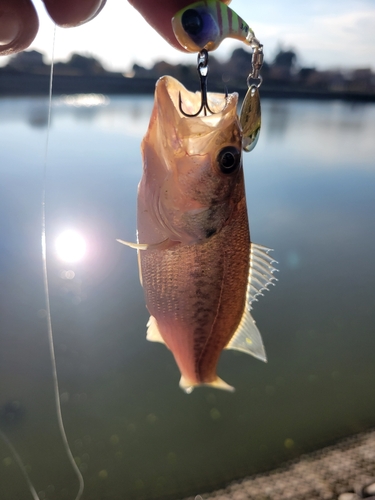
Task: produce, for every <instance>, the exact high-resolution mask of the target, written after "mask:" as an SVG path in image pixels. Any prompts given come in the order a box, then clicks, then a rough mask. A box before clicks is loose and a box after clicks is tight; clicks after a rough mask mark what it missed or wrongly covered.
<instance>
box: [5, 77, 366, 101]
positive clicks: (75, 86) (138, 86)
mask: <svg viewBox="0 0 375 500" xmlns="http://www.w3.org/2000/svg"><path fill="white" fill-rule="evenodd" d="M155 82H156V79H155V78H139V77H134V78H127V77H125V76H122V75H119V74H113V75H111V74H109V73H107V74H106V75H101V76H95V77H93V76H79V77H77V76H70V75H55V76H54V79H53V94H54V95H61V94H108V95H135V94H137V95H150V94H153V92H154V90H155ZM183 83H184V85H185V86H186V87H187V88H189V89H197V88H198V85H199V84H198V81H197V79H186V80H184V81H183ZM209 89H210V91H211V92H224V91H225V88H224V85H223V83H222V82H216V81H215V80H212V81H211V80H210V82H209ZM48 90H49V75H47V74H34V73H30V74H28V73H24V74H17V73H6V72H1V73H0V97H13V96H43V95H47V94H48ZM246 90H247V89H246V87H245V86H244V84H243V82H242V83H241V84H239V83H238V82H229V83H228V91H229V92H233V91H237V92H239V94H240V96H243V95H244V94H245V92H246ZM261 94H262V97H267V98H276V99H314V100H335V99H339V100H343V101H352V102H375V92H374V93H366V92H358V91H349V90H336V91H328V90H320V89H313V88H306V87H302V86H292V85H285V84H283V85H275V84H273V85H269V84H267V82H264V83H263V85H262V88H261Z"/></svg>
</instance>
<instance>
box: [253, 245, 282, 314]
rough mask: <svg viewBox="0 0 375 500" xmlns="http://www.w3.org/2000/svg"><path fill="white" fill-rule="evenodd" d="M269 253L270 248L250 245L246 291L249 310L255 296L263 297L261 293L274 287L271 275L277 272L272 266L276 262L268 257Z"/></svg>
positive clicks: (273, 278)
mask: <svg viewBox="0 0 375 500" xmlns="http://www.w3.org/2000/svg"><path fill="white" fill-rule="evenodd" d="M271 251H272V249H271V248H267V247H264V246H262V245H257V244H256V243H251V245H250V269H249V279H248V285H247V291H246V299H247V302H248V304H249V307H250V310H251V309H252V307H251V303H252V302H254V301H257V300H258V299H257V296H258V295H263V293H262V292H263V291H265V290H268V286H269V285H275V283H273V281H277V278H275V276H274V275H273V273H274V272H276V271H277V269H276V268H275V267H273V264H277V261H276V260H274V259H273V258H272V257H270V256H269V255H268V252H271Z"/></svg>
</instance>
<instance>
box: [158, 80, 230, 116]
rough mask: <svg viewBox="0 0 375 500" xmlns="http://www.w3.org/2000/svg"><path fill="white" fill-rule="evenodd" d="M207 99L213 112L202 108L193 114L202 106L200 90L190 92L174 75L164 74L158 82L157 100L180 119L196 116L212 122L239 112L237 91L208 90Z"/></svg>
mask: <svg viewBox="0 0 375 500" xmlns="http://www.w3.org/2000/svg"><path fill="white" fill-rule="evenodd" d="M207 100H208V105H209V108H210V110H211V111H212V113H210V112H209V111H207V112H206V113H205V111H204V109H202V110H201V112H200V113H199V114H198V115H197V116H191V115H195V114H196V113H197V111H198V110H199V108H200V107H201V92H200V91H197V92H190V91H189V90H187V89H186V87H184V85H182V83H180V82H179V81H178V80H176V79H175V78H173V77H172V76H162V77H161V78H159V80H158V81H157V82H156V89H155V102H156V103H160V105H162V106H163V107H164V108H165V109H167V108H170V110H171V111H172V110H173V111H175V112H176V114H177V116H178V117H179V118H180V119H184V118H189V119H193V118H196V119H198V120H204V121H205V122H206V123H210V122H211V121H217V120H218V119H219V120H220V119H222V118H223V117H224V116H226V115H228V114H230V113H233V110H235V113H236V112H237V102H238V94H237V93H236V92H234V93H232V94H224V93H217V92H208V93H207ZM180 108H182V111H181V109H180ZM184 113H185V114H184ZM186 115H190V116H186Z"/></svg>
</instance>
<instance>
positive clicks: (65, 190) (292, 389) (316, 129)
mask: <svg viewBox="0 0 375 500" xmlns="http://www.w3.org/2000/svg"><path fill="white" fill-rule="evenodd" d="M84 104H88V103H87V102H86V103H85V102H82V101H79V100H78V101H72V100H69V99H68V100H64V99H61V98H60V99H56V100H55V102H54V107H53V115H52V128H51V137H50V147H49V153H48V169H49V171H48V183H47V240H48V267H49V276H50V287H51V290H50V292H51V307H52V323H53V329H54V336H55V348H56V358H57V369H58V374H59V383H60V394H61V402H62V412H63V417H64V422H65V425H66V430H67V434H68V439H69V442H70V444H71V447H72V452H73V455H74V457H75V459H76V462H77V463H78V465H79V467H80V469H81V471H82V473H83V476H84V479H85V483H86V488H85V493H84V497H83V498H84V499H87V500H88V499H90V500H97V499H98V500H99V499H108V500H116V499H124V498H127V499H137V500H138V499H159V498H160V499H167V498H171V499H178V498H182V497H184V496H185V495H188V494H198V493H203V492H204V491H207V490H209V489H213V488H215V487H219V486H221V485H223V484H224V483H225V482H227V481H230V480H232V479H234V478H238V477H241V476H242V475H248V474H251V473H255V472H258V471H262V470H266V469H270V468H271V467H273V466H275V465H277V464H279V463H281V462H283V461H285V460H288V459H291V458H294V457H296V456H299V455H300V454H302V453H304V452H308V451H310V450H313V449H316V448H318V447H321V446H324V445H326V444H329V443H332V442H334V441H335V440H337V439H338V438H340V437H342V436H346V435H350V434H352V433H355V432H357V431H361V430H364V429H367V428H369V427H371V426H373V425H375V401H374V396H373V386H374V383H375V366H374V357H373V353H374V351H375V335H374V320H375V295H374V279H375V267H374V264H373V258H374V257H373V256H374V254H375V231H374V227H375V197H374V192H375V143H374V140H373V138H374V137H375V106H374V105H356V106H353V105H351V104H345V103H340V102H331V103H314V102H299V101H265V102H264V103H263V115H264V116H263V129H262V133H261V138H260V141H259V143H258V145H257V147H256V149H255V150H254V152H252V153H250V154H247V155H245V165H244V168H245V174H246V188H247V198H248V208H249V215H250V224H251V233H252V239H253V241H255V242H257V243H261V244H263V245H266V246H269V247H272V248H274V249H275V252H274V256H275V258H276V259H277V260H278V261H279V268H280V273H279V275H278V278H279V282H278V283H277V286H276V287H275V288H273V287H272V289H271V291H270V292H268V293H267V294H266V296H265V297H264V298H263V297H262V298H261V300H260V301H259V303H256V305H255V307H254V317H255V319H256V321H257V324H258V326H259V329H260V331H261V333H262V335H263V338H264V342H265V346H266V350H267V354H268V359H269V362H268V363H267V364H263V363H261V362H259V361H257V360H256V359H254V358H251V357H249V356H246V355H245V354H241V353H235V352H233V351H232V352H224V353H223V355H222V358H221V361H220V364H219V368H218V373H219V375H220V376H221V377H222V378H223V379H224V380H225V381H227V382H228V383H229V384H231V385H234V386H235V387H236V392H235V393H234V394H230V393H226V392H221V391H214V390H210V389H201V390H196V391H194V392H193V393H192V394H191V395H189V396H187V395H186V394H184V393H183V392H182V391H181V390H180V389H179V387H178V381H179V372H178V369H177V367H176V365H175V363H174V361H173V358H172V355H171V354H170V352H168V350H167V349H166V348H165V347H164V346H162V345H159V344H153V343H149V342H147V341H146V340H145V331H146V327H145V325H146V322H147V319H148V314H147V311H146V309H145V305H144V300H143V293H142V289H141V287H140V285H139V281H138V270H137V259H136V253H135V251H134V250H131V249H129V248H126V247H124V246H122V245H120V244H118V243H117V242H116V241H115V240H116V238H122V239H125V240H134V239H135V230H136V227H135V205H136V190H137V183H138V180H139V178H140V175H141V156H140V150H139V145H140V141H141V138H142V136H143V134H144V132H145V130H146V127H147V124H148V120H149V116H150V111H151V107H152V98H151V97H150V98H144V97H142V98H127V97H118V98H111V99H110V100H98V101H97V102H94V103H92V104H97V105H92V106H86V105H84ZM0 117H1V121H0V144H1V148H0V175H1V182H0V228H1V238H0V248H1V251H0V280H1V287H0V429H1V430H3V431H4V432H5V433H6V435H7V436H8V437H9V439H10V440H11V441H12V443H13V445H14V446H15V448H16V449H17V452H18V453H19V455H20V456H21V458H22V460H23V463H24V464H25V466H26V470H27V471H28V473H29V475H30V477H31V479H32V481H33V483H34V485H35V488H36V490H37V491H38V492H39V496H40V498H41V499H42V498H44V499H51V500H54V499H65V498H66V499H69V500H70V499H72V498H74V494H75V492H76V490H77V482H76V479H75V476H74V474H73V471H72V469H71V467H70V465H69V463H68V460H67V458H66V457H65V454H64V450H63V446H62V443H61V439H60V437H59V433H58V427H57V420H56V416H55V409H54V404H53V384H52V378H51V362H50V359H49V353H48V342H47V330H46V324H45V317H44V307H45V306H44V297H43V288H42V260H41V248H40V217H41V208H40V201H41V190H42V171H43V159H44V146H45V138H46V123H47V100H46V99H30V98H22V99H21V98H20V99H3V100H0ZM70 228H73V229H75V230H77V231H79V232H80V233H81V234H82V235H83V236H84V238H85V239H86V242H87V246H88V251H87V255H86V258H85V259H83V260H82V261H80V262H77V263H64V262H62V261H61V260H60V259H59V258H58V257H57V255H56V251H55V247H54V242H55V239H56V238H57V236H58V235H59V234H61V232H63V231H64V230H65V229H70ZM67 271H73V273H72V272H67ZM73 274H74V277H73V279H69V277H70V278H71V277H72V276H73ZM229 306H230V305H229V304H228V307H229ZM0 498H1V499H2V500H14V499H19V500H23V499H25V500H26V499H29V498H31V497H30V493H29V492H28V490H27V487H26V483H25V481H24V479H23V477H22V475H21V472H20V470H19V468H18V467H17V465H16V464H15V463H14V460H13V459H12V457H11V454H10V452H9V450H8V448H7V447H6V445H5V444H4V443H3V442H0Z"/></svg>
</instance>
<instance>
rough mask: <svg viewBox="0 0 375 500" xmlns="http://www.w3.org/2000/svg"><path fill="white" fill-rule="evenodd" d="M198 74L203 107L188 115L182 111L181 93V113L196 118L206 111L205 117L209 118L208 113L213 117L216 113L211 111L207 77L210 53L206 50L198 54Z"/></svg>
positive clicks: (180, 100)
mask: <svg viewBox="0 0 375 500" xmlns="http://www.w3.org/2000/svg"><path fill="white" fill-rule="evenodd" d="M197 70H198V73H199V79H200V84H201V106H200V108H199V110H198V111H197V112H196V113H194V114H192V115H189V114H188V113H185V111H184V110H183V109H182V99H181V92H179V94H178V100H179V108H180V111H181V113H182V114H183V115H184V116H187V117H190V118H194V117H195V116H198V115H199V113H201V111H202V110H203V111H204V116H207V111H208V112H210V113H211V114H212V115H213V114H214V112H213V111H212V110H211V109H210V107H209V105H208V101H207V77H208V52H207V50H206V49H203V50H201V51H200V52H199V54H198V67H197ZM227 97H228V94H227V93H226V97H225V98H227Z"/></svg>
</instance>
